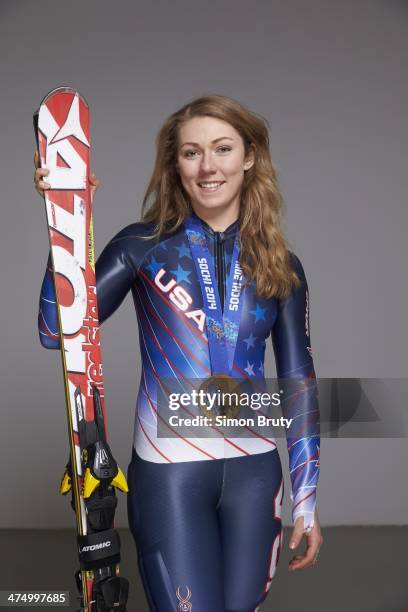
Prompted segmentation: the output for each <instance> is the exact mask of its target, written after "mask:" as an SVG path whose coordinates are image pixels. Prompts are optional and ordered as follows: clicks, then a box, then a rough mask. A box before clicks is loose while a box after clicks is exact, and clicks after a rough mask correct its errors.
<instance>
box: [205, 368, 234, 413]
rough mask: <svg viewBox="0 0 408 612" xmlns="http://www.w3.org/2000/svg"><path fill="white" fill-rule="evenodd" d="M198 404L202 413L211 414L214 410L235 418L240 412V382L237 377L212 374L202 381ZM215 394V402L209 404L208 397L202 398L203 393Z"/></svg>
mask: <svg viewBox="0 0 408 612" xmlns="http://www.w3.org/2000/svg"><path fill="white" fill-rule="evenodd" d="M198 393H199V394H200V395H199V398H198V404H199V406H200V411H201V414H203V415H204V416H207V417H208V416H211V412H212V410H214V411H215V412H216V414H217V415H218V416H225V417H227V418H234V417H236V416H237V415H238V414H239V408H240V406H239V396H240V393H241V391H240V384H239V381H238V380H237V379H236V378H232V376H228V375H227V374H215V375H214V376H210V377H209V378H207V379H206V380H204V382H202V383H201V385H200V389H199V391H198ZM204 393H205V394H209V395H211V396H214V395H215V402H214V404H212V403H211V404H209V403H208V400H207V399H206V398H202V395H203V394H204Z"/></svg>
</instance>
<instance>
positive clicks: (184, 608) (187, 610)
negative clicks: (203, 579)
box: [176, 586, 193, 612]
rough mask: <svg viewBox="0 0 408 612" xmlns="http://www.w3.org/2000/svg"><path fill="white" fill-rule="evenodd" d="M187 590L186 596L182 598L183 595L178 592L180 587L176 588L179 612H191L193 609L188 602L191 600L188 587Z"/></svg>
mask: <svg viewBox="0 0 408 612" xmlns="http://www.w3.org/2000/svg"><path fill="white" fill-rule="evenodd" d="M186 588H187V595H186V596H184V597H183V595H182V594H181V592H180V587H179V586H178V587H177V591H176V595H177V599H178V600H179V602H180V603H179V605H178V609H179V610H180V612H191V610H192V609H193V604H192V603H191V602H190V599H191V590H190V588H189V587H186Z"/></svg>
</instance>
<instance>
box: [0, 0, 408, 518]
mask: <svg viewBox="0 0 408 612" xmlns="http://www.w3.org/2000/svg"><path fill="white" fill-rule="evenodd" d="M407 26H408V6H407V5H406V3H405V2H402V1H400V2H398V1H396V0H388V1H385V0H384V1H380V0H358V1H355V0H342V1H341V2H340V1H335V0H332V1H331V2H330V1H329V2H327V0H309V1H308V2H304V1H302V0H292V1H291V0H289V1H284V2H283V1H282V2H279V1H277V0H269V1H261V0H257V1H256V2H252V3H250V2H247V1H243V0H221V1H219V2H213V3H211V2H207V3H197V2H187V1H183V0H174V1H173V2H171V3H169V2H165V1H162V0H160V1H158V0H156V1H154V2H148V1H147V0H143V1H142V2H131V1H130V0H122V1H117V2H111V1H106V0H98V1H96V0H87V1H86V2H83V0H81V1H78V0H75V1H74V0H70V1H69V2H62V1H61V2H55V0H54V1H51V0H39V1H38V0H37V1H36V2H34V1H28V0H26V1H24V0H19V1H18V2H16V1H15V0H14V1H11V0H9V1H8V0H1V1H0V67H1V96H0V111H1V114H0V124H1V130H0V134H1V164H0V176H1V218H0V232H1V237H0V261H1V313H2V324H1V358H0V359H1V362H0V363H1V413H0V415H1V416H0V465H1V488H2V502H1V504H0V527H3V528H11V527H50V526H51V527H61V526H72V525H73V516H72V512H71V510H70V509H69V504H68V503H67V501H66V500H65V499H60V497H59V496H58V494H57V489H58V485H59V479H60V476H61V472H62V470H63V467H64V464H65V461H66V459H67V454H68V451H67V442H66V423H65V412H64V411H65V408H64V395H63V386H62V374H61V365H60V359H59V355H58V354H57V353H56V352H50V351H46V350H45V349H42V348H41V346H40V344H39V341H38V337H37V322H36V317H37V305H38V294H39V290H40V283H41V280H42V275H43V270H44V264H45V261H46V257H47V234H46V226H45V218H44V210H43V202H42V200H41V199H40V197H39V196H38V195H36V194H35V193H34V191H33V183H32V175H33V167H32V156H33V151H34V137H33V130H32V113H33V111H34V110H35V109H36V107H37V106H38V104H39V102H40V101H41V99H42V97H43V96H44V95H45V94H46V93H47V92H48V91H49V90H50V89H53V88H54V87H55V86H57V85H60V84H69V85H72V86H74V87H76V88H78V89H79V90H80V91H81V92H82V93H83V94H84V96H85V97H86V98H87V100H88V102H89V104H90V106H91V112H92V116H91V118H92V139H93V166H94V169H95V171H96V173H97V175H98V176H99V177H100V179H101V181H102V187H101V188H100V190H99V192H98V194H97V197H96V199H95V236H96V249H97V252H98V253H99V252H100V251H101V249H102V247H103V246H104V245H105V244H106V242H107V241H108V240H109V238H110V237H111V236H112V235H113V234H114V233H115V232H116V231H118V230H119V229H120V228H121V227H123V226H124V225H126V224H128V223H130V222H132V221H134V220H137V219H138V218H139V212H140V205H141V199H142V196H143V193H144V189H145V188H146V186H147V182H148V178H149V176H150V171H151V169H152V162H153V159H154V139H155V136H156V133H157V131H158V129H159V127H160V125H161V123H162V122H163V120H164V119H165V118H166V117H167V116H168V115H169V114H170V113H171V112H173V111H174V110H175V109H177V108H178V107H179V106H180V105H182V104H184V103H185V102H186V101H188V100H189V99H191V98H192V97H193V96H196V95H200V94H203V93H212V92H216V93H222V94H226V95H229V96H232V97H235V98H237V99H238V100H240V101H242V102H243V103H244V104H247V105H248V106H250V107H251V108H253V109H254V110H256V111H258V112H259V113H261V114H262V115H264V116H265V117H266V118H267V119H268V120H269V122H270V125H271V131H272V136H271V145H272V155H273V158H274V161H275V163H276V165H277V168H278V171H279V175H280V179H281V186H282V189H283V192H284V196H285V199H286V202H287V227H288V235H289V238H290V240H291V243H292V244H293V246H294V249H295V251H296V253H297V254H298V255H299V257H300V258H301V259H302V261H303V264H304V267H305V270H306V274H307V277H308V281H309V285H310V291H311V330H312V345H313V349H314V355H315V363H316V369H317V372H318V375H320V376H328V377H329V376H332V377H354V378H360V377H366V378H370V377H371V378H375V377H382V378H388V377H405V376H406V363H407V344H408V325H407V324H406V321H405V317H404V314H405V312H406V298H407V276H406V267H407V266H406V263H407V262H406V255H407V246H406V236H405V234H406V231H407V217H408V213H407V207H406V202H405V200H406V176H407V144H406V143H407V142H408V128H407V110H406V109H407V108H408V85H407V79H406V75H407V58H408V36H407V30H408V28H407ZM102 342H103V345H102V348H103V357H104V368H105V376H106V397H107V408H108V415H109V431H110V440H111V445H112V448H113V449H114V452H115V454H116V456H117V458H118V460H119V462H120V464H121V465H122V467H126V465H127V463H128V460H129V458H130V453H131V445H132V429H133V419H134V404H135V399H136V392H137V387H138V383H139V377H140V357H139V349H138V333H137V326H136V319H135V314H134V309H133V305H132V302H131V299H130V298H129V299H127V300H126V302H125V303H124V304H123V306H122V307H121V308H120V310H119V311H118V312H117V313H115V315H114V316H113V317H112V319H111V320H109V321H108V322H107V323H106V324H105V325H104V327H103V336H102ZM267 363H268V370H267V371H268V372H269V373H270V374H271V373H272V372H273V355H272V351H271V346H269V347H268V354H267ZM401 435H402V434H401ZM281 442H282V441H281ZM281 447H282V444H281ZM281 456H282V459H285V457H286V450H285V448H282V452H281ZM407 462H408V445H407V444H406V440H405V439H396V438H394V439H368V440H367V439H336V440H334V439H326V440H323V443H322V473H321V481H320V487H319V508H320V515H321V521H322V523H323V524H324V525H338V524H405V523H406V522H407V521H406V507H407V501H408V499H407V492H406V485H405V483H406V465H407ZM286 490H288V489H286ZM287 502H288V499H286V505H287ZM285 516H286V518H287V517H288V513H287V511H286V514H285ZM118 523H119V525H124V524H126V517H125V504H124V502H123V500H122V503H121V508H120V511H119V514H118Z"/></svg>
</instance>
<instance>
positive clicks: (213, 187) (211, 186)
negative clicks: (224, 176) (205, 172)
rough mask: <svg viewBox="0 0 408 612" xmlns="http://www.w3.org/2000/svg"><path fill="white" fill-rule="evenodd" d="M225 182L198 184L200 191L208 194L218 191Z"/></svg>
mask: <svg viewBox="0 0 408 612" xmlns="http://www.w3.org/2000/svg"><path fill="white" fill-rule="evenodd" d="M224 183H225V181H201V182H200V183H198V186H199V187H200V189H202V190H203V191H206V192H212V191H218V189H220V187H222V185H223V184H224Z"/></svg>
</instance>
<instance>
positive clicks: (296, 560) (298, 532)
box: [289, 510, 323, 570]
mask: <svg viewBox="0 0 408 612" xmlns="http://www.w3.org/2000/svg"><path fill="white" fill-rule="evenodd" d="M303 524H304V521H303V516H300V517H299V518H298V519H297V520H296V523H295V526H294V528H293V531H292V535H291V538H290V540H289V548H290V549H291V550H295V549H296V548H297V547H298V546H299V544H300V542H301V541H302V538H303V535H305V536H306V544H307V546H306V551H305V552H304V553H303V555H295V556H294V557H292V559H291V560H290V562H289V570H299V569H306V568H307V567H312V566H313V565H316V563H317V558H318V556H319V551H320V547H321V545H322V544H323V537H322V532H321V529H320V523H319V519H318V516H317V511H316V510H315V517H314V525H313V527H312V530H311V531H310V532H309V533H305V534H304V533H303Z"/></svg>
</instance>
